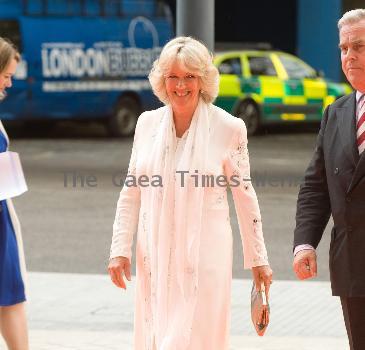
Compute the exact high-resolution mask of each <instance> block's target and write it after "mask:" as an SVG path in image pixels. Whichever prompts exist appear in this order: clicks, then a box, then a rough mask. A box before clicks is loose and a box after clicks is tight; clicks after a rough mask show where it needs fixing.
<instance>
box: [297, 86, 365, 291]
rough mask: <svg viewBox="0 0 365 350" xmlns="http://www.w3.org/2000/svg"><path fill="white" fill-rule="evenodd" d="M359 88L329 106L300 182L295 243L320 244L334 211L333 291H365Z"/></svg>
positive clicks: (364, 185)
mask: <svg viewBox="0 0 365 350" xmlns="http://www.w3.org/2000/svg"><path fill="white" fill-rule="evenodd" d="M355 111H356V99H355V93H352V94H351V95H347V96H344V97H342V98H340V99H339V100H337V101H336V102H335V103H333V104H332V105H330V106H329V107H328V108H327V109H326V111H325V113H324V116H323V119H322V123H321V129H320V131H319V134H318V138H317V145H316V148H315V151H314V154H313V158H312V160H311V162H310V164H309V166H308V168H307V170H306V173H305V177H304V180H303V183H302V185H301V187H300V191H299V196H298V203H297V215H296V228H295V232H294V246H297V245H299V244H311V245H312V246H314V247H317V245H318V243H319V241H320V240H321V237H322V234H323V231H324V229H325V227H326V225H327V223H328V220H329V217H330V215H331V214H332V217H333V221H334V227H333V229H332V232H331V246H330V262H329V265H330V274H331V284H332V293H333V295H340V296H348V297H351V296H365V152H363V153H362V155H361V156H360V157H359V152H358V149H357V145H356V127H355V123H356V112H355Z"/></svg>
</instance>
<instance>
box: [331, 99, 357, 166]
mask: <svg viewBox="0 0 365 350" xmlns="http://www.w3.org/2000/svg"><path fill="white" fill-rule="evenodd" d="M336 116H337V118H338V128H339V133H340V135H341V142H342V145H343V149H344V152H345V153H346V155H347V157H348V158H349V159H350V160H351V161H352V162H353V164H354V166H356V165H357V163H358V161H359V151H358V148H357V145H356V109H355V93H352V94H351V95H350V97H349V99H348V100H347V102H346V103H345V104H344V106H343V107H342V108H337V109H336Z"/></svg>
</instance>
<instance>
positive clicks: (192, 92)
mask: <svg viewBox="0 0 365 350" xmlns="http://www.w3.org/2000/svg"><path fill="white" fill-rule="evenodd" d="M165 85H166V92H167V96H168V97H169V101H170V103H171V106H172V109H173V111H174V112H176V113H184V112H188V111H195V108H196V106H197V105H198V102H199V93H200V88H201V87H200V79H199V76H198V75H197V74H196V72H191V71H189V70H188V69H187V68H186V67H185V66H184V65H183V64H182V63H180V62H178V61H175V62H174V63H173V64H172V65H171V67H170V69H169V71H168V73H167V74H166V76H165Z"/></svg>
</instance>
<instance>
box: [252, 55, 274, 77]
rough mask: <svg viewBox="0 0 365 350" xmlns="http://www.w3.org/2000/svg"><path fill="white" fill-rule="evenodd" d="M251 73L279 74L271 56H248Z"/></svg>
mask: <svg viewBox="0 0 365 350" xmlns="http://www.w3.org/2000/svg"><path fill="white" fill-rule="evenodd" d="M247 59H248V63H249V66H250V71H251V75H269V76H273V77H274V76H277V73H276V70H275V67H274V65H273V63H272V62H271V60H270V58H269V57H265V56H248V57H247Z"/></svg>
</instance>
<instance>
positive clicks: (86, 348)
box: [0, 272, 348, 350]
mask: <svg viewBox="0 0 365 350" xmlns="http://www.w3.org/2000/svg"><path fill="white" fill-rule="evenodd" d="M133 280H134V279H133ZM133 280H132V283H131V284H130V285H129V286H128V287H129V288H128V289H127V291H123V290H119V289H117V288H116V287H114V286H113V285H112V283H111V282H110V281H109V278H108V277H107V276H106V275H89V274H63V273H39V272H32V273H30V274H29V294H30V299H29V302H28V314H29V319H30V341H31V349H32V350H71V349H73V350H114V349H115V350H117V349H119V350H129V349H132V340H133V334H132V332H133V303H134V302H133V299H134V282H133ZM250 287H251V281H249V280H234V281H233V289H232V326H231V336H232V337H231V350H238V349H242V350H254V349H255V350H294V349H295V350H347V349H348V346H347V340H346V335H345V329H344V325H343V321H342V314H341V308H340V304H339V300H338V299H337V298H334V297H331V295H330V287H329V283H328V282H311V281H307V282H293V281H276V282H275V283H274V284H273V285H272V292H271V308H272V313H271V324H270V326H269V328H268V330H267V333H266V335H265V336H264V337H263V338H259V337H258V336H256V335H255V333H254V330H253V326H252V324H251V321H250V317H249V295H250ZM0 349H5V347H4V345H3V344H1V343H0ZM196 350H208V349H196Z"/></svg>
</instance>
